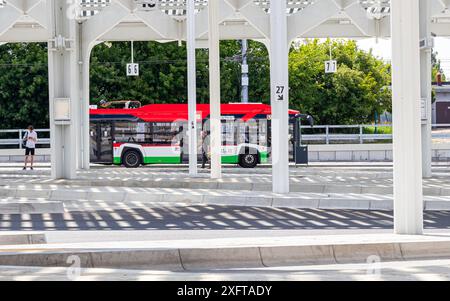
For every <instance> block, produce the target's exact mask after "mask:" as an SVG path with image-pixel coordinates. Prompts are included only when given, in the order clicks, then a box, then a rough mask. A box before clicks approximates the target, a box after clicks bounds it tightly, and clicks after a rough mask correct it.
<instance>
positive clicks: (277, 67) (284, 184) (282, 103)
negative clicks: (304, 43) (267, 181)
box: [270, 1, 289, 193]
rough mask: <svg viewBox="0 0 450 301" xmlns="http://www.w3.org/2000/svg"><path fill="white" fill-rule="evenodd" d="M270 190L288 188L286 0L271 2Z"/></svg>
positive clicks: (285, 189)
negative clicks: (271, 188)
mask: <svg viewBox="0 0 450 301" xmlns="http://www.w3.org/2000/svg"><path fill="white" fill-rule="evenodd" d="M270 10H271V14H270V29H271V30H270V36H271V40H270V81H271V85H270V87H271V105H272V183H273V192H275V193H288V192H289V146H288V143H289V139H288V132H289V114H288V113H289V71H288V51H289V47H288V44H289V43H288V27H287V13H286V1H271V2H270Z"/></svg>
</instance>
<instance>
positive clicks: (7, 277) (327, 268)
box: [0, 259, 450, 285]
mask: <svg viewBox="0 0 450 301" xmlns="http://www.w3.org/2000/svg"><path fill="white" fill-rule="evenodd" d="M377 267H378V269H377V270H375V269H374V265H373V264H367V263H360V264H331V265H314V266H311V265H306V266H288V267H270V268H256V269H249V268H246V269H220V270H209V271H195V272H194V271H192V272H187V271H182V272H176V271H158V270H129V269H104V268H103V269H102V268H87V269H81V270H80V274H79V275H75V276H76V277H73V269H70V270H69V269H68V268H63V267H60V268H54V267H12V266H0V281H181V282H185V281H244V282H245V281H449V280H450V260H442V259H440V260H408V261H404V260H402V261H394V262H392V261H391V262H381V263H379V264H377ZM69 276H70V277H69ZM156 285H157V284H156Z"/></svg>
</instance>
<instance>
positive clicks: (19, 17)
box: [0, 0, 450, 42]
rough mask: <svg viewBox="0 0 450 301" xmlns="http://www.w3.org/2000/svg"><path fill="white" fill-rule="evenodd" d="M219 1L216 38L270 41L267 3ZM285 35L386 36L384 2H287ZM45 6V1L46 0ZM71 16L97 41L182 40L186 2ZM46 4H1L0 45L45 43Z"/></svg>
mask: <svg viewBox="0 0 450 301" xmlns="http://www.w3.org/2000/svg"><path fill="white" fill-rule="evenodd" d="M215 1H220V6H221V9H220V14H221V16H220V19H221V26H220V34H221V39H242V38H248V39H256V40H267V39H270V30H269V28H270V23H269V15H268V14H269V13H270V12H269V9H268V8H269V1H270V0H215ZM286 1H287V3H288V14H289V18H288V36H289V39H290V40H293V39H295V38H306V37H308V38H313V37H319V38H323V37H349V38H366V37H389V35H390V1H389V0H301V1H300V0H286ZM430 1H432V3H433V12H432V16H433V18H432V26H431V28H432V31H433V33H434V34H435V35H437V36H450V12H449V10H448V6H449V5H450V0H430ZM47 2H48V1H47ZM73 2H74V3H73V5H72V6H71V9H73V12H71V13H72V15H73V17H74V18H75V19H77V20H79V22H85V23H91V24H90V26H97V27H98V31H97V32H96V34H97V35H96V39H97V40H98V41H106V40H108V41H121V40H125V41H129V40H135V41H138V40H157V41H174V40H175V41H176V40H184V39H185V35H186V24H185V23H186V22H185V12H186V10H185V2H186V1H185V0H159V1H156V0H153V1H152V0H73ZM47 5H48V4H46V1H43V0H28V1H23V0H0V42H1V41H3V42H17V41H47V40H48V39H49V38H50V37H49V31H48V30H47V23H48V18H47V12H48V11H49V10H48V9H47ZM196 5H197V9H198V12H197V18H196V23H197V37H198V40H199V41H200V42H201V41H202V40H203V41H205V40H206V39H207V32H208V16H207V10H205V9H204V8H205V7H206V6H207V5H208V0H196ZM93 30H94V29H93Z"/></svg>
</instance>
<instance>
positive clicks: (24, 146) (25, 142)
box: [22, 131, 28, 148]
mask: <svg viewBox="0 0 450 301" xmlns="http://www.w3.org/2000/svg"><path fill="white" fill-rule="evenodd" d="M27 140H28V131H27V132H26V133H25V137H23V141H22V147H23V148H26V147H27Z"/></svg>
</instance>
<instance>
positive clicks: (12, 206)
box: [0, 200, 65, 214]
mask: <svg viewBox="0 0 450 301" xmlns="http://www.w3.org/2000/svg"><path fill="white" fill-rule="evenodd" d="M64 212H65V209H64V204H63V202H56V201H49V202H47V201H37V200H31V201H20V202H18V201H11V202H1V203H0V214H44V213H64Z"/></svg>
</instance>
